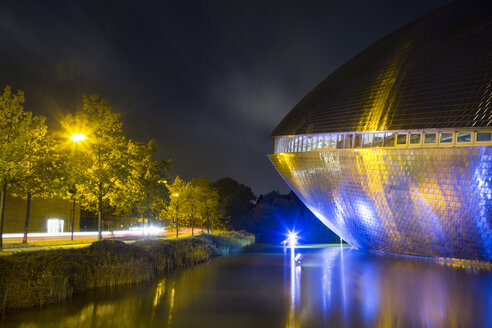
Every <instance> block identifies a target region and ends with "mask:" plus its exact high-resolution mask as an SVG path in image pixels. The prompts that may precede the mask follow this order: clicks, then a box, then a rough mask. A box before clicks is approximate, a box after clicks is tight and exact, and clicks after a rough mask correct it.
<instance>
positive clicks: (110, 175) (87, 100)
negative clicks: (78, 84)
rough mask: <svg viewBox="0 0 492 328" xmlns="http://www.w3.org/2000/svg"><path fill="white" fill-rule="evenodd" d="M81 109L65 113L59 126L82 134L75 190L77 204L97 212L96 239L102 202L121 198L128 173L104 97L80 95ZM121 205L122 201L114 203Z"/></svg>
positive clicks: (117, 125) (121, 139) (115, 117)
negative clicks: (78, 179)
mask: <svg viewBox="0 0 492 328" xmlns="http://www.w3.org/2000/svg"><path fill="white" fill-rule="evenodd" d="M82 101H83V108H82V110H81V111H77V112H76V113H75V114H74V115H71V114H68V115H66V116H65V117H64V119H63V121H62V126H63V128H64V129H65V131H66V132H68V135H66V137H67V140H68V137H70V136H72V135H82V134H83V135H84V136H86V137H87V139H86V140H84V141H81V142H80V144H79V146H80V147H79V155H80V156H82V158H83V165H81V166H80V167H79V170H80V171H78V172H76V174H77V175H79V176H80V177H81V178H80V181H79V182H78V183H76V190H77V192H78V193H80V194H81V195H83V198H82V199H81V204H82V206H84V207H85V208H86V209H89V210H93V211H95V212H96V213H97V227H98V239H99V240H101V239H102V216H103V203H104V204H109V205H115V204H116V201H117V200H121V199H124V198H123V197H120V196H119V193H121V192H124V190H125V187H126V183H127V179H128V175H129V165H128V156H127V149H128V147H127V146H128V142H127V140H126V138H125V136H124V134H123V131H122V123H121V122H120V121H119V114H117V113H114V112H112V111H111V107H110V105H109V103H108V101H107V99H102V100H100V101H99V96H98V95H91V96H90V97H87V96H83V97H82ZM118 205H119V206H123V204H118Z"/></svg>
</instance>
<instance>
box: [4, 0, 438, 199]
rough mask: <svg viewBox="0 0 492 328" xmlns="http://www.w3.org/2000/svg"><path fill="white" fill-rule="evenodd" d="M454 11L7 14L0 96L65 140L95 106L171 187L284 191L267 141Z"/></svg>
mask: <svg viewBox="0 0 492 328" xmlns="http://www.w3.org/2000/svg"><path fill="white" fill-rule="evenodd" d="M447 2H448V1H446V0H408V1H407V0H405V1H403V0H398V1H395V0H378V1H368V0H357V1H355V0H347V1H324V2H321V1H320V2H314V1H295V2H289V1H266V0H263V1H233V0H223V1H222V0H221V1H212V0H208V1H156V2H155V3H152V2H150V1H147V2H144V1H66V0H62V1H39V0H36V1H6V2H2V4H0V37H1V42H0V87H1V88H2V89H3V87H4V86H5V85H7V84H10V85H12V86H13V88H14V89H22V90H24V91H25V93H26V98H27V101H26V103H25V109H26V110H29V111H32V112H34V113H35V114H43V115H45V116H47V118H48V124H49V125H50V127H53V128H56V126H57V119H58V118H59V117H60V115H61V114H65V113H68V112H73V111H75V110H76V109H77V108H78V107H80V106H81V95H82V94H89V93H98V94H100V95H101V96H103V97H106V98H108V99H109V101H110V103H111V104H112V107H113V110H114V111H116V112H120V113H121V114H122V117H121V119H122V121H123V122H124V126H123V128H124V131H125V133H126V135H127V136H128V137H130V138H133V139H135V140H138V141H143V142H147V141H148V140H149V139H155V140H157V142H158V149H159V157H160V158H162V159H168V158H172V160H173V165H172V170H171V172H170V175H172V176H174V175H176V174H179V175H181V176H182V177H183V178H185V179H190V178H192V177H198V176H202V175H203V176H208V177H210V178H211V179H214V180H215V179H218V178H220V177H223V176H230V177H232V178H234V179H236V180H238V181H240V182H241V183H244V184H246V185H248V186H250V187H252V189H253V191H254V192H255V193H256V194H257V195H259V194H260V193H266V192H268V191H271V190H279V191H281V192H287V191H288V188H287V185H286V184H285V183H284V182H283V181H282V179H281V178H280V177H279V175H278V174H277V172H276V171H275V169H274V168H273V166H272V165H271V164H270V162H269V161H268V159H267V157H266V155H267V154H269V153H271V152H272V150H273V141H271V140H270V139H269V134H270V132H271V131H272V130H273V129H274V128H275V126H276V125H277V124H278V123H279V122H280V120H281V119H282V118H283V117H284V116H285V115H286V114H287V113H288V112H289V110H290V109H291V108H292V107H293V106H294V105H295V104H296V103H297V102H298V101H299V100H300V99H301V98H302V97H303V96H305V95H306V94H307V93H308V92H309V91H310V90H311V89H313V88H314V87H315V86H316V85H317V84H318V83H319V82H321V80H322V79H324V78H325V77H326V76H328V75H329V74H330V73H331V72H333V71H334V70H335V69H336V68H338V67H339V66H340V65H342V64H343V63H344V62H346V61H347V60H349V59H350V58H351V57H352V56H354V55H356V54H357V53H358V52H360V51H362V50H364V49H365V48H366V47H368V46H369V45H371V44H372V43H374V42H375V41H377V40H378V39H380V38H382V37H384V36H385V35H386V34H388V33H390V32H392V31H394V30H395V29H397V28H399V27H401V26H403V25H405V24H406V23H409V22H410V21H412V20H414V19H416V18H418V17H420V16H422V15H424V14H426V13H428V12H430V11H432V10H434V9H436V8H438V7H440V6H441V5H443V4H445V3H447Z"/></svg>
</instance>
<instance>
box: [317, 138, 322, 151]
mask: <svg viewBox="0 0 492 328" xmlns="http://www.w3.org/2000/svg"><path fill="white" fill-rule="evenodd" d="M321 148H323V137H321V136H319V137H318V149H321Z"/></svg>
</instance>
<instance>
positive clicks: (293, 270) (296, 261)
mask: <svg viewBox="0 0 492 328" xmlns="http://www.w3.org/2000/svg"><path fill="white" fill-rule="evenodd" d="M287 241H288V242H289V245H290V327H296V311H297V308H298V307H299V300H300V299H299V298H300V293H301V270H302V267H301V265H300V261H301V259H302V255H301V254H300V253H297V254H296V252H295V245H296V243H297V234H296V233H289V238H288V239H287Z"/></svg>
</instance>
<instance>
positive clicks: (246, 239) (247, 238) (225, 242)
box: [198, 231, 255, 254]
mask: <svg viewBox="0 0 492 328" xmlns="http://www.w3.org/2000/svg"><path fill="white" fill-rule="evenodd" d="M198 238H202V239H204V240H207V241H209V242H210V243H211V244H212V245H214V246H215V248H217V250H218V251H219V252H220V253H221V254H229V253H231V252H238V251H240V250H241V249H243V248H244V247H246V246H249V245H252V244H254V242H255V236H254V235H253V234H250V233H249V232H246V231H240V232H236V231H232V232H226V233H220V234H218V235H207V234H202V235H200V237H198Z"/></svg>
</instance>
